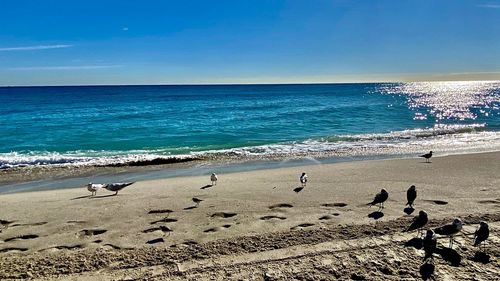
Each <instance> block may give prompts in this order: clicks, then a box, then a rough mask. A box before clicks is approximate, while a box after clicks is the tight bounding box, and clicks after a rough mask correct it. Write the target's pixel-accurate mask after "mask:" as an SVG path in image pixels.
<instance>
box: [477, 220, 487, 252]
mask: <svg viewBox="0 0 500 281" xmlns="http://www.w3.org/2000/svg"><path fill="white" fill-rule="evenodd" d="M488 236H490V229H489V227H488V224H487V223H486V222H484V221H482V222H480V223H479V228H478V229H477V230H476V232H475V233H474V246H476V247H477V246H479V247H481V243H483V242H484V241H486V239H488ZM483 244H485V243H483Z"/></svg>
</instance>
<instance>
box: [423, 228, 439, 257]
mask: <svg viewBox="0 0 500 281" xmlns="http://www.w3.org/2000/svg"><path fill="white" fill-rule="evenodd" d="M423 247H424V251H425V256H424V260H426V259H428V258H432V254H433V253H434V252H435V251H436V247H437V241H436V236H434V231H432V230H430V229H428V230H427V232H426V233H425V237H424V240H423Z"/></svg>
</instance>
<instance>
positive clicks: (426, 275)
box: [420, 262, 435, 280]
mask: <svg viewBox="0 0 500 281" xmlns="http://www.w3.org/2000/svg"><path fill="white" fill-rule="evenodd" d="M434 270H435V266H434V265H433V264H432V263H427V262H426V263H423V264H422V265H421V266H420V277H422V279H423V280H429V279H433V277H432V276H433V275H434Z"/></svg>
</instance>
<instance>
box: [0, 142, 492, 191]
mask: <svg viewBox="0 0 500 281" xmlns="http://www.w3.org/2000/svg"><path fill="white" fill-rule="evenodd" d="M499 151H500V150H499V149H492V150H488V149H482V150H477V149H476V150H451V151H446V152H443V153H441V155H437V156H435V157H445V156H449V155H467V154H478V153H494V152H499ZM435 152H436V151H435ZM438 153H439V152H438ZM435 155H436V154H435ZM408 158H418V156H417V155H415V154H414V153H413V154H412V153H401V154H378V155H376V154H374V155H351V156H332V155H323V154H317V155H313V156H307V157H306V156H302V157H300V156H296V157H275V158H268V159H251V158H250V159H230V158H228V159H219V160H216V159H212V161H210V160H203V159H189V160H182V161H177V162H175V163H171V162H170V161H167V162H168V164H159V165H158V164H151V165H110V166H82V167H73V166H31V167H20V168H13V169H3V170H0V175H1V179H0V194H9V193H18V192H36V191H43V190H59V189H71V188H79V187H82V186H84V185H86V184H87V183H88V182H123V181H147V180H157V179H168V178H174V177H179V176H181V177H182V176H201V175H206V174H210V173H211V172H212V171H216V172H218V173H221V172H223V173H237V172H245V171H253V170H266V169H280V168H287V167H300V166H310V165H320V164H333V163H345V162H353V161H371V160H391V159H408ZM152 163H155V162H152ZM47 178H48V179H47Z"/></svg>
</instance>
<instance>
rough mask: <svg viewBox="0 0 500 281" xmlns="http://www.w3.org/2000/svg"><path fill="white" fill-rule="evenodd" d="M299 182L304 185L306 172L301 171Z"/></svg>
mask: <svg viewBox="0 0 500 281" xmlns="http://www.w3.org/2000/svg"><path fill="white" fill-rule="evenodd" d="M300 183H301V184H302V186H303V187H304V186H306V183H307V174H306V173H302V175H301V176H300Z"/></svg>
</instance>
